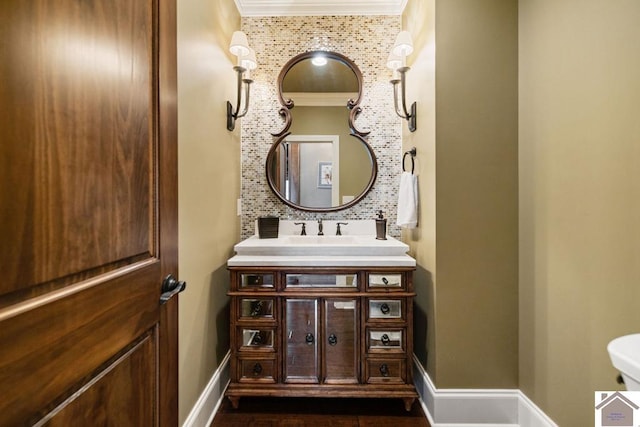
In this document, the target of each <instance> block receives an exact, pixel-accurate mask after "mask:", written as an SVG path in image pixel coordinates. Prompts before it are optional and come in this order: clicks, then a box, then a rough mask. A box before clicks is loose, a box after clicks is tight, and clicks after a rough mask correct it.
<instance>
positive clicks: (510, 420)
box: [413, 355, 558, 427]
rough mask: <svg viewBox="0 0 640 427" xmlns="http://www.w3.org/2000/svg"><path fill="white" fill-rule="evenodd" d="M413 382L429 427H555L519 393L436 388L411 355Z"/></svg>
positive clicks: (518, 391)
mask: <svg viewBox="0 0 640 427" xmlns="http://www.w3.org/2000/svg"><path fill="white" fill-rule="evenodd" d="M413 361H414V383H415V386H416V389H417V390H418V394H419V395H420V400H421V404H422V407H423V409H424V411H425V413H426V414H427V418H428V419H429V423H430V424H431V426H432V427H488V426H496V427H498V426H499V427H558V426H557V424H555V423H554V422H553V421H552V420H551V419H550V418H549V417H548V416H547V415H546V414H545V413H544V412H542V410H541V409H540V408H538V407H537V406H536V405H535V404H534V403H533V402H531V400H530V399H529V398H528V397H527V396H526V395H525V394H524V393H522V392H521V391H520V390H517V389H513V390H511V389H508V390H485V389H481V390H476V389H471V390H467V389H439V390H438V389H436V387H435V386H434V384H433V382H432V381H431V378H429V375H428V374H427V373H426V371H425V370H424V368H423V367H422V365H421V364H420V362H419V361H418V359H417V358H416V357H415V355H414V360H413Z"/></svg>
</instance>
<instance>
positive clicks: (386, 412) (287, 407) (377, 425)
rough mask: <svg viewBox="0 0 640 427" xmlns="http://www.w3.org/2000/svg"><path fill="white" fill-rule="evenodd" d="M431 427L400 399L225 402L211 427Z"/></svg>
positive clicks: (417, 409)
mask: <svg viewBox="0 0 640 427" xmlns="http://www.w3.org/2000/svg"><path fill="white" fill-rule="evenodd" d="M285 426H286V427H312V426H314V427H315V426H318V427H324V426H332V427H333V426H336V427H430V426H429V422H428V421H427V417H426V416H425V415H424V412H423V411H422V408H421V407H420V403H419V402H418V401H417V400H416V402H415V403H414V404H413V407H412V409H411V411H410V412H407V411H405V409H404V403H403V402H402V399H346V398H343V399H339V398H338V399H333V398H279V397H273V398H271V397H260V398H254V397H243V398H242V399H240V407H239V408H238V409H233V407H232V406H231V404H230V402H229V400H228V399H224V402H223V404H222V406H221V407H220V409H219V410H218V413H217V414H216V416H215V418H214V420H213V424H211V427H285Z"/></svg>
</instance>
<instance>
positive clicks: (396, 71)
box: [387, 31, 417, 132]
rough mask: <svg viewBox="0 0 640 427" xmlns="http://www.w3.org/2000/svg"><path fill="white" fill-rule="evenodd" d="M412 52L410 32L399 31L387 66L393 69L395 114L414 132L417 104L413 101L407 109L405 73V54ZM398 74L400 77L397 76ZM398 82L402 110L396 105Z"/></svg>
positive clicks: (406, 69) (406, 68) (392, 81)
mask: <svg viewBox="0 0 640 427" xmlns="http://www.w3.org/2000/svg"><path fill="white" fill-rule="evenodd" d="M411 52H413V41H412V39H411V34H410V33H409V32H408V31H400V33H398V36H397V37H396V42H395V44H394V45H393V49H391V53H390V54H389V59H388V60H387V67H389V68H391V69H392V70H393V78H392V79H391V84H392V85H393V103H394V106H395V110H396V114H397V115H398V116H400V117H402V118H403V119H405V120H407V122H408V124H409V130H410V131H411V132H415V131H416V129H417V123H416V112H417V111H416V110H417V106H416V103H415V102H414V103H413V104H411V108H410V110H407V102H406V98H407V95H406V91H407V90H406V76H405V75H406V73H407V71H409V67H407V56H408V55H410V54H411ZM398 75H400V78H398ZM398 84H400V92H401V96H402V110H400V108H399V107H398Z"/></svg>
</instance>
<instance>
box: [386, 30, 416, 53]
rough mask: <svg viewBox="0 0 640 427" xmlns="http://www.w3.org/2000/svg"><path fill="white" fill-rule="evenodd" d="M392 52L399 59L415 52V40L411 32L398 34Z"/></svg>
mask: <svg viewBox="0 0 640 427" xmlns="http://www.w3.org/2000/svg"><path fill="white" fill-rule="evenodd" d="M391 52H392V53H393V54H394V55H397V56H399V57H402V56H408V55H411V52H413V39H412V38H411V33H409V31H400V32H399V33H398V36H397V37H396V42H395V44H394V45H393V50H392V51H391Z"/></svg>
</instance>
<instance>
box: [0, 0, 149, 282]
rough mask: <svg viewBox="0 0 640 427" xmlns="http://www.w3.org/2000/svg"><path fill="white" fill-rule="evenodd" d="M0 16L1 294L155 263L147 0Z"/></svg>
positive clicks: (63, 4) (17, 8)
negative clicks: (3, 242) (1, 139)
mask: <svg viewBox="0 0 640 427" xmlns="http://www.w3.org/2000/svg"><path fill="white" fill-rule="evenodd" d="M0 8H1V9H0V15H1V16H3V17H4V18H2V19H3V21H5V22H2V24H1V25H0V26H1V27H2V30H0V34H2V37H3V39H4V40H5V41H6V40H7V38H8V39H9V40H11V41H10V42H8V43H3V46H7V47H6V49H9V50H10V52H9V53H8V55H10V58H12V60H10V61H3V62H5V64H4V67H5V68H6V69H8V70H6V71H7V74H3V79H2V81H3V83H0V84H1V85H3V86H4V87H2V89H3V90H2V91H3V92H5V93H8V95H9V96H8V101H9V103H10V105H7V104H5V103H4V102H3V105H5V108H3V110H2V114H3V117H4V119H3V120H2V124H1V125H0V129H1V132H0V134H2V135H5V134H8V135H10V138H11V139H9V140H5V141H4V143H3V144H2V145H3V152H4V153H3V154H4V155H3V156H1V157H2V160H0V162H2V167H0V179H1V182H2V183H3V186H4V185H5V184H6V185H7V188H6V190H7V191H3V196H4V197H2V200H1V201H2V204H3V206H5V207H6V208H5V209H3V210H2V218H1V219H2V221H1V223H2V224H3V225H6V224H10V226H7V227H6V228H5V227H3V228H2V232H3V235H4V237H5V238H7V239H8V241H10V242H12V245H3V246H2V247H1V248H0V259H2V260H3V261H4V262H3V264H4V265H3V266H4V267H6V269H5V270H4V272H5V274H7V277H8V279H9V280H3V281H0V294H8V293H10V292H14V291H19V290H23V291H26V290H30V292H31V293H32V294H33V292H36V291H37V289H33V288H34V287H38V289H39V288H42V287H43V285H46V284H50V285H52V286H53V287H55V288H58V287H61V286H64V285H66V284H69V283H74V282H75V281H77V280H78V278H79V277H87V276H91V275H93V274H95V272H96V269H97V270H98V271H99V272H105V271H108V270H113V269H115V268H117V267H118V266H120V265H122V264H128V263H129V262H130V260H132V259H137V260H139V259H141V258H149V257H151V256H153V255H155V251H154V248H153V243H154V236H153V233H152V231H153V229H154V227H153V224H152V219H153V215H152V214H153V213H155V212H154V207H153V202H154V201H153V198H152V197H151V196H152V192H153V191H155V184H154V182H152V179H154V176H153V175H152V173H151V172H152V171H153V168H154V158H153V154H154V153H155V152H156V151H157V150H156V148H155V145H156V143H157V141H156V138H155V135H153V133H154V132H155V130H154V123H153V119H154V108H153V104H154V103H155V102H156V101H155V99H154V98H155V97H156V95H157V94H156V93H154V90H153V89H154V85H153V80H154V79H155V77H154V76H153V74H152V53H153V33H152V30H153V26H152V22H153V15H154V7H153V4H152V2H151V1H146V2H144V1H142V2H137V1H136V2H124V1H121V0H111V1H89V2H84V1H83V2H77V1H74V0H60V1H46V0H29V1H8V2H2V6H0ZM14 17H20V18H21V19H20V18H19V19H20V20H18V21H15V22H14V21H13V19H14ZM2 57H3V58H6V56H5V52H3V55H2ZM5 75H7V76H8V77H9V78H8V79H7V80H5V79H4V76H5ZM3 98H4V97H3ZM4 100H5V99H3V101H4ZM11 103H12V105H11ZM12 136H13V138H12ZM87 242H90V244H87ZM5 263H6V264H5ZM50 289H51V286H49V287H47V288H46V290H50Z"/></svg>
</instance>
